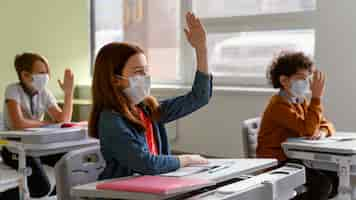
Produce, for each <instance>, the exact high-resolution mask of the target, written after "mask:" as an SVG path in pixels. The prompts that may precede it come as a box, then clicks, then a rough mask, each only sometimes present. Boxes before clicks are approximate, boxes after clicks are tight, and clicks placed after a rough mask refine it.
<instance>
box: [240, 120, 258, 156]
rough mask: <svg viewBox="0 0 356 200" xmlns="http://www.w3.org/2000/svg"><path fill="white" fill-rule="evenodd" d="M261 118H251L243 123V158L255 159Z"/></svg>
mask: <svg viewBox="0 0 356 200" xmlns="http://www.w3.org/2000/svg"><path fill="white" fill-rule="evenodd" d="M260 123H261V118H260V117H257V118H252V119H248V120H245V121H243V123H242V136H243V146H244V152H245V157H247V158H256V148H257V137H258V130H259V128H260Z"/></svg>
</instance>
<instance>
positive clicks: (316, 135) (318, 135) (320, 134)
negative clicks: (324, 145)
mask: <svg viewBox="0 0 356 200" xmlns="http://www.w3.org/2000/svg"><path fill="white" fill-rule="evenodd" d="M327 135H328V134H327V133H326V132H325V131H321V130H319V129H318V130H316V131H315V133H314V135H313V136H311V137H310V138H309V139H310V140H320V139H323V138H326V137H327Z"/></svg>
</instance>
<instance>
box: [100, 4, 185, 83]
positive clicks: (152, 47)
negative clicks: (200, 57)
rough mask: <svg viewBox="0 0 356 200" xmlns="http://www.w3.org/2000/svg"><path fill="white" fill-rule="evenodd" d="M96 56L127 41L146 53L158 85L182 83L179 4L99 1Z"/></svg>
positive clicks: (154, 80)
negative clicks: (114, 43) (101, 50)
mask: <svg viewBox="0 0 356 200" xmlns="http://www.w3.org/2000/svg"><path fill="white" fill-rule="evenodd" d="M94 6H95V11H94V13H95V52H96V53H97V51H98V50H99V49H100V48H101V47H102V46H103V45H105V44H106V43H108V42H112V41H125V42H130V43H136V44H138V45H140V46H141V47H142V48H143V49H144V51H145V52H146V56H147V58H148V63H149V65H150V66H151V68H150V70H151V75H152V80H153V82H154V83H167V82H176V81H178V80H181V79H182V78H181V76H180V74H181V72H180V68H179V67H178V58H179V46H180V45H179V34H180V31H181V28H180V24H179V13H180V1H179V0H170V1H167V0H155V1H146V0H95V4H94Z"/></svg>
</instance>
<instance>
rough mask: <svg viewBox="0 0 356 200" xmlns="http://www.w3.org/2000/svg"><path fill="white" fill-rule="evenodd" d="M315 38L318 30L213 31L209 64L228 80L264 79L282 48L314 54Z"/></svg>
mask: <svg viewBox="0 0 356 200" xmlns="http://www.w3.org/2000/svg"><path fill="white" fill-rule="evenodd" d="M314 40H315V38H314V30H294V31H291V30H289V31H268V32H267V31H263V32H241V33H218V34H209V35H208V47H209V50H210V51H209V63H210V66H211V67H212V72H213V74H214V76H215V77H216V78H217V79H219V78H221V80H223V81H224V82H236V81H237V80H238V79H239V78H237V77H240V78H241V77H244V78H251V79H255V78H256V77H260V78H264V77H265V75H266V69H267V66H268V65H269V64H270V63H271V61H272V59H273V57H274V56H276V55H278V54H279V53H280V52H281V51H285V50H295V51H303V52H304V53H305V54H306V55H309V56H311V57H313V55H314V43H315V42H314ZM244 80H245V79H244Z"/></svg>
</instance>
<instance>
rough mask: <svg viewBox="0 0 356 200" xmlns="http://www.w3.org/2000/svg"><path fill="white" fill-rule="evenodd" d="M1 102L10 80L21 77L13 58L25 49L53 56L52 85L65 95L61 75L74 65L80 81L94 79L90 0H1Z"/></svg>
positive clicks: (50, 61)
mask: <svg viewBox="0 0 356 200" xmlns="http://www.w3.org/2000/svg"><path fill="white" fill-rule="evenodd" d="M0 24H1V28H0V32H1V34H0V80H1V84H0V102H1V103H0V106H1V108H2V105H3V97H4V90H5V87H6V85H7V84H8V83H11V82H14V81H15V80H17V75H16V73H15V69H14V65H13V60H14V56H15V55H16V54H18V53H21V52H24V51H32V52H37V53H40V54H42V55H44V56H45V57H47V59H48V60H49V63H50V67H51V72H52V79H51V81H50V84H49V88H50V89H51V90H52V91H54V94H55V95H56V96H58V97H61V96H62V95H63V93H62V92H61V90H60V88H59V86H58V84H57V79H58V78H61V79H63V73H64V69H65V68H67V67H70V68H71V69H72V70H73V71H74V73H75V74H76V77H75V82H76V83H77V84H87V85H88V84H89V83H90V68H89V8H88V1H87V0H75V1H71V0H60V1H53V0H35V1H23V0H1V6H0Z"/></svg>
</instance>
